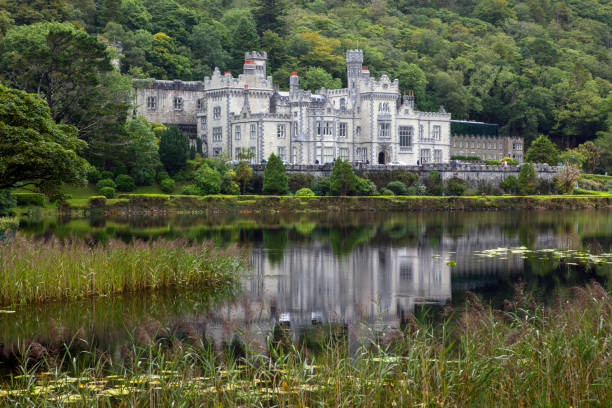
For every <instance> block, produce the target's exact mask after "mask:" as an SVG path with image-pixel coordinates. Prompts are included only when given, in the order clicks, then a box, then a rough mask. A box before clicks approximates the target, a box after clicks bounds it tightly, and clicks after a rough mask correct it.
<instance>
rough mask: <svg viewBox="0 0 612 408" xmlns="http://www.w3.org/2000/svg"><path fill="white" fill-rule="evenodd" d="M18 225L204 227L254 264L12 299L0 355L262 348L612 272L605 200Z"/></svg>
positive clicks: (55, 228) (24, 222)
mask: <svg viewBox="0 0 612 408" xmlns="http://www.w3.org/2000/svg"><path fill="white" fill-rule="evenodd" d="M20 229H21V231H22V232H24V233H26V234H28V235H33V236H36V237H39V238H41V239H45V238H48V237H51V236H58V237H60V238H63V239H69V238H70V237H72V236H79V237H84V238H88V239H91V240H92V241H100V242H104V241H105V240H107V239H109V238H110V237H114V238H119V239H122V240H124V241H130V240H132V239H144V240H153V239H177V238H184V239H186V240H198V241H201V240H210V241H214V242H215V243H216V245H219V246H228V245H238V246H240V247H243V248H244V249H245V251H247V253H248V254H249V257H250V260H251V270H250V271H249V272H248V273H247V274H246V275H245V276H244V277H242V279H241V282H242V283H241V287H240V288H239V289H238V290H237V291H236V293H232V294H228V293H224V294H218V295H217V296H213V297H211V296H210V294H208V293H198V292H195V291H194V292H188V293H177V292H169V291H165V292H155V293H149V294H139V295H125V296H117V297H111V298H109V297H103V298H96V299H90V300H84V301H79V302H69V303H60V302H57V303H47V304H44V305H29V306H17V307H15V308H13V309H14V310H15V313H11V314H0V327H2V330H0V355H3V351H4V355H5V356H7V355H8V354H9V353H8V350H10V349H14V347H17V345H18V343H19V342H20V341H23V340H24V339H26V340H33V341H38V342H41V343H42V344H45V345H47V346H48V347H51V346H53V345H56V346H57V345H60V344H61V343H62V342H70V341H72V342H73V343H79V342H80V343H83V346H84V347H86V348H87V347H88V346H90V345H92V344H93V345H95V346H96V347H98V348H100V349H104V350H108V351H110V352H112V353H116V354H117V355H119V354H120V353H121V352H122V347H126V346H127V345H129V344H130V343H131V342H133V341H136V342H142V343H146V342H147V341H149V340H151V339H152V338H159V337H172V336H176V337H197V338H205V339H207V341H210V342H211V343H212V344H215V345H223V344H230V343H231V342H232V341H234V340H235V339H239V340H240V341H248V342H249V343H250V344H253V345H255V346H256V347H257V345H261V346H262V348H263V345H265V341H266V337H267V336H268V335H270V334H271V333H272V332H273V329H274V327H275V326H276V325H279V324H280V325H282V326H284V327H286V328H290V330H291V333H293V336H294V337H295V338H296V339H300V338H302V339H303V338H305V337H307V336H309V335H310V334H309V333H311V332H312V330H311V329H312V328H313V327H320V326H326V327H331V326H332V325H335V326H337V327H340V328H341V330H343V331H344V332H345V333H346V334H348V336H349V339H352V341H353V342H356V341H357V339H358V337H359V332H360V330H362V328H363V327H364V326H367V327H370V328H374V329H376V328H380V329H382V328H401V327H402V325H403V324H405V322H406V319H407V316H408V315H409V314H411V313H413V314H417V315H419V316H439V315H442V314H444V313H445V312H446V313H448V310H449V309H450V308H461V307H462V305H463V302H464V299H465V292H466V291H471V292H474V293H476V294H478V295H479V296H481V297H482V298H484V299H485V300H486V301H488V302H491V303H492V304H494V305H495V306H501V305H502V302H503V300H504V299H509V298H511V297H512V296H513V293H514V289H515V285H516V284H517V283H519V282H520V283H522V284H523V285H525V287H526V288H527V289H528V290H529V291H531V292H532V293H533V295H534V296H535V297H536V298H538V299H540V300H541V301H543V302H546V301H548V300H550V299H551V298H552V297H553V296H554V295H555V294H556V293H559V292H562V291H565V290H567V289H568V288H569V287H571V286H574V285H584V284H585V283H587V282H589V281H590V280H597V281H599V282H600V283H602V284H603V285H604V286H605V287H607V288H609V287H610V281H611V277H612V268H611V267H612V262H611V261H610V258H609V256H608V255H609V254H610V252H611V246H612V212H610V211H601V210H600V211H573V212H557V211H531V212H519V211H515V212H512V211H509V212H406V213H348V214H341V213H330V214H313V215H305V214H300V215H295V214H293V215H279V214H273V215H248V214H246V215H232V216H212V217H206V216H202V215H201V216H195V215H174V216H160V217H154V218H153V217H126V218H104V217H96V218H91V219H62V218H44V217H33V216H32V217H24V218H22V219H21V221H20ZM611 256H612V255H611ZM362 323H366V325H363V324H362Z"/></svg>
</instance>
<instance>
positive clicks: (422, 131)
mask: <svg viewBox="0 0 612 408" xmlns="http://www.w3.org/2000/svg"><path fill="white" fill-rule="evenodd" d="M423 139H425V127H424V126H423V125H419V140H423Z"/></svg>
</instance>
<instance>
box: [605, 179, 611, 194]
mask: <svg viewBox="0 0 612 408" xmlns="http://www.w3.org/2000/svg"><path fill="white" fill-rule="evenodd" d="M605 187H606V190H607V191H608V193H610V192H612V180H608V181H607V182H606V185H605Z"/></svg>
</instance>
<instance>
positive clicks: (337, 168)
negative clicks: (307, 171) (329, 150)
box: [329, 158, 356, 196]
mask: <svg viewBox="0 0 612 408" xmlns="http://www.w3.org/2000/svg"><path fill="white" fill-rule="evenodd" d="M355 181H356V180H355V173H354V172H353V166H351V163H349V162H347V161H344V160H342V159H341V158H338V159H336V161H335V162H334V168H333V169H332V173H331V176H330V177H329V186H330V190H329V191H330V193H331V194H332V195H339V196H347V195H349V193H350V192H351V191H354V190H355Z"/></svg>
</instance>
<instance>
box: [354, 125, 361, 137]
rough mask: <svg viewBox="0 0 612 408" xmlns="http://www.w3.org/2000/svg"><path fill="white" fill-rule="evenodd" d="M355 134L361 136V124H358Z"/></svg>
mask: <svg viewBox="0 0 612 408" xmlns="http://www.w3.org/2000/svg"><path fill="white" fill-rule="evenodd" d="M355 136H356V137H361V126H357V128H356V129H355Z"/></svg>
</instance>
